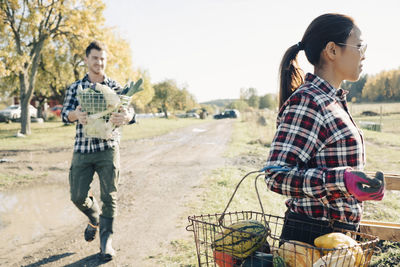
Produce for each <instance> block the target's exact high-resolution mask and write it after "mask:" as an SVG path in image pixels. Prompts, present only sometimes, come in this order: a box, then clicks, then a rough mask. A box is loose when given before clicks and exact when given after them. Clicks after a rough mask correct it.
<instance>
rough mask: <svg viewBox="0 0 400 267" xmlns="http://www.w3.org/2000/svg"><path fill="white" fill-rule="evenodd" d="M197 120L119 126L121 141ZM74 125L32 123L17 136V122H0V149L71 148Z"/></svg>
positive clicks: (183, 125)
mask: <svg viewBox="0 0 400 267" xmlns="http://www.w3.org/2000/svg"><path fill="white" fill-rule="evenodd" d="M204 122H205V121H204V120H199V119H189V118H188V119H168V120H167V119H163V118H154V119H143V120H140V121H139V123H138V124H132V125H126V126H124V127H123V129H122V141H127V140H135V139H141V138H149V137H154V136H158V135H162V134H165V133H167V132H169V131H172V130H174V129H178V128H182V127H186V126H189V125H192V124H199V123H204ZM75 127H76V126H75V124H69V125H64V124H63V123H62V122H45V123H32V124H31V132H32V134H31V135H28V136H25V137H16V134H17V132H19V131H20V129H21V125H20V124H19V123H10V124H7V123H1V124H0V150H45V149H51V148H72V146H73V144H74V138H75Z"/></svg>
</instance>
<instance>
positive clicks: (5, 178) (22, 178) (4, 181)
mask: <svg viewBox="0 0 400 267" xmlns="http://www.w3.org/2000/svg"><path fill="white" fill-rule="evenodd" d="M37 178H38V176H37V175H36V174H21V175H19V174H15V173H14V174H0V188H6V187H7V186H8V185H15V184H23V183H26V182H29V181H32V180H34V179H37Z"/></svg>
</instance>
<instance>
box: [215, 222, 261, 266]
mask: <svg viewBox="0 0 400 267" xmlns="http://www.w3.org/2000/svg"><path fill="white" fill-rule="evenodd" d="M266 235H267V230H266V228H265V226H264V225H263V224H262V223H260V222H258V221H255V220H246V221H239V222H236V223H233V224H231V225H229V226H227V227H226V229H225V230H224V231H223V232H222V233H219V234H217V235H216V237H215V241H214V243H213V245H212V247H213V248H214V250H215V251H223V252H226V253H228V254H231V255H233V256H235V257H237V258H241V259H244V258H246V257H248V256H249V255H251V254H252V253H253V252H254V251H256V250H257V249H258V248H259V247H260V246H262V244H263V243H265V240H266Z"/></svg>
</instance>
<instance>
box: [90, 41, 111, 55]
mask: <svg viewBox="0 0 400 267" xmlns="http://www.w3.org/2000/svg"><path fill="white" fill-rule="evenodd" d="M92 49H96V50H99V51H106V50H107V48H106V45H105V44H104V43H102V42H100V41H96V40H95V41H93V42H91V43H90V44H89V46H88V47H87V48H86V56H87V57H88V56H89V54H90V51H92Z"/></svg>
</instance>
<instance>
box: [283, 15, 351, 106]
mask: <svg viewBox="0 0 400 267" xmlns="http://www.w3.org/2000/svg"><path fill="white" fill-rule="evenodd" d="M354 25H355V24H354V21H353V19H352V18H351V17H349V16H346V15H342V14H332V13H328V14H324V15H321V16H319V17H317V18H315V19H314V20H313V21H312V22H311V24H310V25H309V26H308V27H307V29H306V32H305V33H304V35H303V38H302V39H301V42H299V43H298V44H296V45H293V46H291V47H289V49H288V50H287V51H286V53H285V55H284V56H283V58H282V62H281V65H280V68H279V74H280V75H279V88H280V89H279V108H281V107H282V105H283V104H284V103H285V101H286V100H287V99H288V98H289V97H290V96H291V95H292V94H293V92H294V91H295V90H296V89H297V88H299V86H300V85H302V84H303V83H304V73H303V71H302V69H300V68H299V66H298V63H297V54H298V53H299V51H301V50H304V52H305V54H306V57H307V60H308V62H310V63H311V64H312V65H314V66H318V64H320V55H321V51H322V50H323V49H324V48H325V47H326V44H327V43H328V42H330V41H332V42H335V43H337V44H338V43H345V42H346V40H347V38H348V37H349V35H350V32H351V30H352V29H353V27H354Z"/></svg>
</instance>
